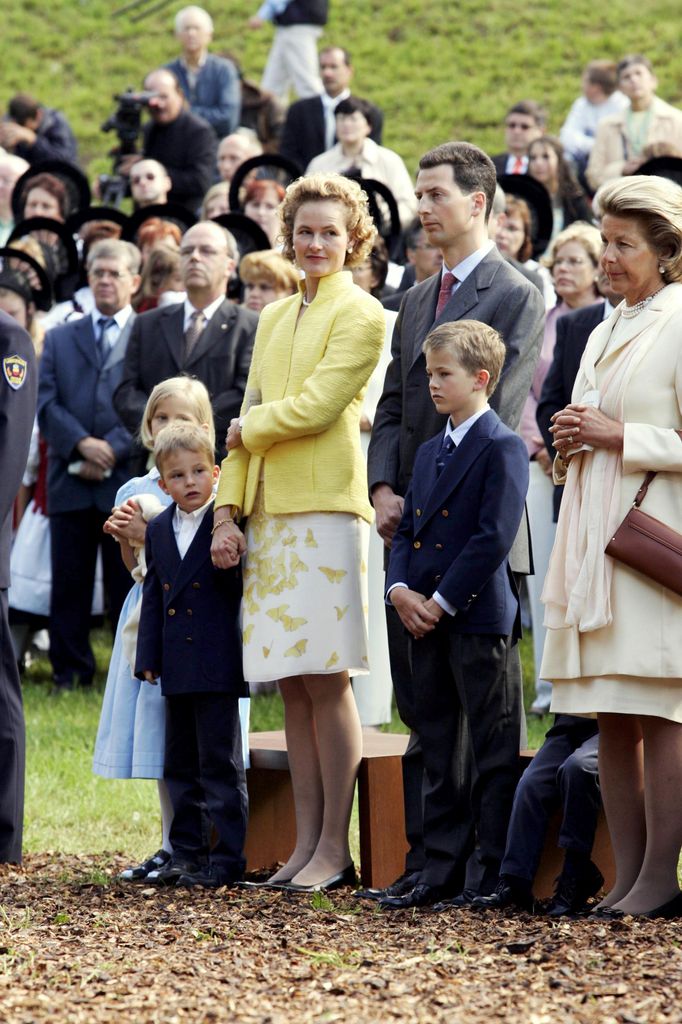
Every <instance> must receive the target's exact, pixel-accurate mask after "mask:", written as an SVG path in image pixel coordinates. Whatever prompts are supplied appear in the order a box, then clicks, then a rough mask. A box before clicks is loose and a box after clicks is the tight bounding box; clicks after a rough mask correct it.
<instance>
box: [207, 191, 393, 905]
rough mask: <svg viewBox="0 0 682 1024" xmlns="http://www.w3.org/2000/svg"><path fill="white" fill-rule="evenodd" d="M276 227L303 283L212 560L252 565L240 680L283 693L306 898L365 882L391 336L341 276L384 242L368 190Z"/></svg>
mask: <svg viewBox="0 0 682 1024" xmlns="http://www.w3.org/2000/svg"><path fill="white" fill-rule="evenodd" d="M280 215H281V220H282V232H283V237H284V250H283V251H284V255H285V256H289V257H290V258H294V259H295V261H296V264H297V265H298V267H299V269H300V270H301V271H303V273H304V275H305V279H304V281H302V282H301V285H300V291H299V292H298V294H296V295H295V296H292V297H290V298H286V299H282V300H281V301H279V302H274V303H272V304H270V305H269V306H267V307H266V308H265V309H264V310H263V312H262V314H261V318H260V322H259V326H258V333H257V336H256V343H255V347H254V352H253V360H252V364H251V371H250V374H249V380H248V384H247V390H246V396H245V400H244V406H243V408H242V414H241V416H240V418H239V419H238V420H233V421H232V424H231V426H230V429H229V432H228V436H227V447H228V452H229V454H228V458H227V459H226V460H225V461H224V462H223V467H222V473H221V480H220V487H219V490H218V494H217V497H216V502H215V516H214V534H213V545H212V556H213V560H214V562H215V564H216V565H218V566H220V567H228V566H229V565H234V564H235V562H236V561H237V559H238V558H239V555H240V554H241V553H242V552H243V551H244V550H246V560H245V566H244V605H243V607H244V620H243V637H244V674H245V676H246V678H247V679H249V680H250V681H251V682H257V681H261V680H262V681H267V680H273V679H277V680H279V685H280V691H281V693H282V697H283V699H284V709H285V729H286V736H287V749H288V753H289V766H290V771H291V778H292V785H293V791H294V800H295V805H296V828H297V840H296V846H295V849H294V851H293V853H292V854H291V856H290V858H289V860H288V861H287V863H286V864H285V865H284V867H282V868H281V869H280V870H279V871H278V872H277V873H276V874H275V875H273V877H272V878H271V879H270V880H269V881H270V883H271V884H284V885H286V887H287V888H294V889H296V888H298V889H303V890H306V891H307V890H309V889H312V888H320V887H321V888H325V889H331V888H336V887H337V886H340V885H344V884H348V883H352V882H353V881H354V878H355V873H354V868H353V864H352V861H351V856H350V849H349V846H348V824H349V821H350V813H351V807H352V801H353V789H354V785H355V777H356V774H357V769H358V765H359V762H360V756H361V748H362V734H361V730H360V722H359V719H358V714H357V709H356V707H355V703H354V700H353V694H352V691H351V688H350V683H349V675H353V676H358V675H362V674H366V673H367V669H368V661H367V618H366V617H367V562H366V560H367V554H366V552H367V540H368V530H369V526H368V524H369V522H370V521H371V518H372V510H371V507H370V505H369V502H368V500H367V484H366V474H365V463H364V459H363V458H362V453H361V450H360V431H359V421H360V413H361V405H362V397H363V392H364V389H365V387H366V384H367V381H368V379H369V377H370V375H371V373H372V370H373V369H374V366H375V365H376V363H377V361H378V359H379V356H380V354H381V350H382V346H383V336H384V330H385V327H384V315H383V310H382V307H381V305H380V304H379V302H377V300H376V299H374V298H372V297H371V296H370V295H368V294H367V293H366V292H363V291H362V290H361V289H360V288H358V287H357V286H356V285H354V284H353V280H352V276H351V274H350V273H349V272H347V271H346V269H345V268H347V267H352V266H354V265H355V264H357V263H362V262H363V261H364V259H365V258H366V256H367V255H368V253H369V251H370V249H371V240H372V237H373V234H374V227H373V224H372V221H371V218H370V216H369V213H368V209H367V200H366V197H365V195H364V193H363V192H362V191H361V189H360V187H359V186H358V185H357V184H356V183H355V182H352V181H350V180H348V179H346V178H343V177H342V176H341V175H338V174H326V175H325V174H317V175H311V176H309V177H307V178H300V179H299V180H298V181H296V182H294V183H293V184H292V185H291V186H290V187H289V189H288V190H287V194H286V197H285V199H284V202H283V204H282V207H281V214H280ZM243 516H246V517H248V524H247V527H246V531H245V537H243V536H242V534H241V532H240V531H239V529H238V528H237V526H236V525H235V520H237V519H239V518H240V517H243Z"/></svg>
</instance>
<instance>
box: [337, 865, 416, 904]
mask: <svg viewBox="0 0 682 1024" xmlns="http://www.w3.org/2000/svg"><path fill="white" fill-rule="evenodd" d="M418 881H419V872H418V871H405V872H403V874H402V875H401V876H400V878H396V880H395V882H391V884H390V885H387V886H386V888H385V889H356V891H355V892H354V893H353V896H354V897H355V898H356V899H359V900H374V901H375V902H378V901H379V900H380V899H382V898H383V897H384V896H404V895H405V894H406V893H408V892H412V890H413V889H414V887H415V885H416V884H417V882H418Z"/></svg>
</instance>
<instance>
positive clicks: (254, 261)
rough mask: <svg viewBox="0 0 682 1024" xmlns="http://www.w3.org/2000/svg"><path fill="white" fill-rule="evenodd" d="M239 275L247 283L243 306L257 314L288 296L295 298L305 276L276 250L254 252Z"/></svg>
mask: <svg viewBox="0 0 682 1024" xmlns="http://www.w3.org/2000/svg"><path fill="white" fill-rule="evenodd" d="M239 276H240V278H241V279H242V282H243V284H244V301H243V303H242V305H244V306H246V308H247V309H251V310H253V312H254V313H260V311H261V309H263V308H264V306H267V305H268V304H269V303H270V302H275V301H276V300H277V299H285V298H286V297H287V295H295V293H296V292H297V291H298V282H299V281H300V279H301V277H300V274H299V273H298V271H297V270H296V268H295V267H294V265H293V263H291V262H290V261H289V260H286V259H285V258H284V256H282V255H280V253H278V252H276V251H275V250H274V249H262V250H261V251H260V252H250V253H247V255H246V256H244V257H243V259H242V260H241V262H240V264H239Z"/></svg>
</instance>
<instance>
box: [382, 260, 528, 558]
mask: <svg viewBox="0 0 682 1024" xmlns="http://www.w3.org/2000/svg"><path fill="white" fill-rule="evenodd" d="M439 289H440V274H434V275H433V277H430V278H429V279H428V280H427V281H424V282H423V283H422V284H419V285H416V286H415V287H413V288H410V289H409V291H407V292H406V293H405V298H404V299H403V302H402V305H401V307H400V313H399V314H398V319H397V321H396V325H395V329H394V332H393V342H392V346H391V355H392V359H391V363H390V364H389V367H388V369H387V371H386V379H385V381H384V391H383V394H382V396H381V399H380V400H379V405H378V407H377V411H376V415H375V417H374V425H373V427H372V437H371V440H370V444H369V453H368V482H369V488H370V492H371V490H372V488H373V487H375V486H376V485H377V484H380V483H387V484H389V485H390V486H391V488H392V489H393V490H394V491H395V493H396V494H402V495H404V494H405V493H406V491H407V488H408V485H409V483H410V479H411V477H412V467H413V465H414V458H415V455H416V453H417V449H418V448H419V446H420V445H421V444H423V443H424V441H427V440H428V439H429V438H431V437H433V436H434V434H436V433H438V431H439V430H442V429H443V426H444V424H445V420H446V417H445V416H442V415H440V414H439V413H437V412H436V409H435V407H434V405H433V402H432V401H431V397H430V395H429V389H428V382H427V377H426V360H425V358H424V354H423V352H422V346H423V344H424V341H425V339H426V336H427V334H428V333H429V331H430V330H431V328H432V327H434V326H436V325H437V324H442V323H448V322H450V321H453V320H481V321H482V322H483V323H486V324H489V325H490V326H491V327H494V328H495V330H497V331H499V332H500V334H501V335H502V338H503V340H504V343H505V345H506V347H507V358H506V360H505V364H504V368H503V370H502V377H501V379H500V383H499V384H498V386H497V390H496V391H495V393H494V394H493V396H492V398H491V401H490V404H491V406H492V407H493V408H494V409H495V411H496V412H497V414H498V415H499V417H500V419H501V420H502V421H503V423H506V425H507V426H508V427H511V429H512V430H516V429H517V427H518V425H519V421H520V419H521V412H522V410H523V406H524V403H525V401H526V398H527V397H528V392H529V391H530V385H531V381H532V378H533V372H534V370H535V364H536V363H537V360H538V356H539V353H540V346H541V344H542V335H543V328H544V314H545V306H544V301H543V298H542V295H541V294H540V292H539V291H538V289H537V288H535V287H534V286H533V285H532V284H531V283H530V282H529V281H528V280H526V278H524V277H523V276H522V275H521V274H519V273H518V271H516V270H515V269H514V268H513V267H511V266H510V265H509V263H507V261H506V260H505V259H503V258H502V256H501V255H500V253H499V252H498V251H497V249H492V250H491V252H489V253H488V255H487V256H486V257H485V258H484V259H483V260H482V261H481V262H480V263H479V265H478V266H477V267H476V269H475V270H474V271H473V272H472V273H471V274H470V275H469V276H468V277H467V279H466V280H465V281H464V282H463V283H462V285H461V286H460V287H459V288H458V289H457V291H456V292H455V293H454V295H453V296H452V297H451V298H450V301H449V302H448V303H447V305H446V306H445V308H444V309H443V312H442V313H441V315H440V317H439V318H438V320H437V321H436V320H435V319H434V318H435V312H436V303H437V301H438V291H439ZM510 563H511V566H512V569H513V570H514V571H515V572H529V571H530V570H531V558H530V542H529V538H528V530H527V524H526V522H525V520H524V522H523V523H522V524H521V530H520V533H519V537H518V538H517V541H516V543H515V545H514V548H513V550H512V553H511V557H510Z"/></svg>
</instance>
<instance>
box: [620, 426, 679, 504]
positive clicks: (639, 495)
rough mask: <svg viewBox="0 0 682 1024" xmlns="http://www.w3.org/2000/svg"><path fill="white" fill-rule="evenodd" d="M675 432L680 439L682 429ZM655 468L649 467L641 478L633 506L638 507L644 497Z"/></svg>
mask: <svg viewBox="0 0 682 1024" xmlns="http://www.w3.org/2000/svg"><path fill="white" fill-rule="evenodd" d="M675 433H676V434H677V436H678V437H679V439H680V440H681V441H682V430H676V431H675ZM656 473H657V470H653V469H650V470H649V472H648V473H647V475H646V476H645V477H644V479H643V480H642V485H641V487H640V488H639V490H638V491H637V494H636V495H635V500H634V501H633V503H632V507H633V508H639V506H640V505H641V504H642V502H643V501H644V499H645V498H646V492H647V491H648V490H649V485H650V483H651V481H652V480H653V478H654V477H655V476H656Z"/></svg>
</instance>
